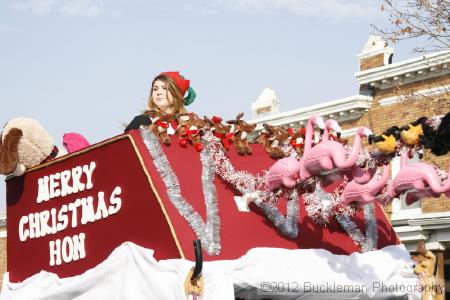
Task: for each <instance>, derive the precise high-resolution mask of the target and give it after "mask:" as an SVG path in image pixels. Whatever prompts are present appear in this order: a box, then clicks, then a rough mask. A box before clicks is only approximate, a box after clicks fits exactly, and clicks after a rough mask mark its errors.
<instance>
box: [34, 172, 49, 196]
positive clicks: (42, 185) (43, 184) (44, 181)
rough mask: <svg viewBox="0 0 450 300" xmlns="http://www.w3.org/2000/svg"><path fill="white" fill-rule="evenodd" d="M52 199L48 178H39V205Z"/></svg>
mask: <svg viewBox="0 0 450 300" xmlns="http://www.w3.org/2000/svg"><path fill="white" fill-rule="evenodd" d="M49 199H50V194H49V192H48V176H44V177H42V178H39V180H38V197H37V199H36V201H37V203H41V202H42V201H48V200H49Z"/></svg>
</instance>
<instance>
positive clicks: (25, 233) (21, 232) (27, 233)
mask: <svg viewBox="0 0 450 300" xmlns="http://www.w3.org/2000/svg"><path fill="white" fill-rule="evenodd" d="M27 223H28V216H22V217H21V218H20V221H19V239H20V241H21V242H25V241H26V240H27V238H28V237H29V236H30V231H29V230H28V229H25V230H24V229H23V227H24V226H25V224H27Z"/></svg>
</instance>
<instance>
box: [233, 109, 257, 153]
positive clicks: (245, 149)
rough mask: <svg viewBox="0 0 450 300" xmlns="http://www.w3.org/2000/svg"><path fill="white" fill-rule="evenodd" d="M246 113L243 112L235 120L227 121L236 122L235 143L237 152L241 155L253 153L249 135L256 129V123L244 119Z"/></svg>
mask: <svg viewBox="0 0 450 300" xmlns="http://www.w3.org/2000/svg"><path fill="white" fill-rule="evenodd" d="M243 116H244V113H243V112H241V113H239V114H238V115H237V116H236V119H235V120H230V121H227V123H228V124H234V126H235V127H234V135H233V143H234V147H235V148H236V151H237V153H239V154H240V155H245V154H252V148H251V147H250V145H249V144H248V140H247V135H248V134H249V133H250V132H252V131H253V130H255V128H256V124H249V123H247V122H245V121H244V120H242V117H243Z"/></svg>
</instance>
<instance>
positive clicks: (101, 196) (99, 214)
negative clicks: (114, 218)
mask: <svg viewBox="0 0 450 300" xmlns="http://www.w3.org/2000/svg"><path fill="white" fill-rule="evenodd" d="M106 217H108V208H106V204H105V193H103V192H98V205H97V211H96V212H95V220H100V219H101V218H103V219H104V218H106Z"/></svg>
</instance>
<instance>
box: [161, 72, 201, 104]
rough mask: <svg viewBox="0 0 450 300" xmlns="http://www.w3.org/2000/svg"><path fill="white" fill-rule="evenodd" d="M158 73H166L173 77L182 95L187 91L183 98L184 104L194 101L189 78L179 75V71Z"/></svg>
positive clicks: (194, 95)
mask: <svg viewBox="0 0 450 300" xmlns="http://www.w3.org/2000/svg"><path fill="white" fill-rule="evenodd" d="M160 75H166V76H168V77H170V78H171V79H173V81H174V82H175V85H176V86H177V87H178V89H179V90H180V92H181V95H182V96H184V94H186V91H187V92H188V94H187V96H186V97H185V98H184V105H189V104H191V103H192V102H194V99H195V97H196V94H195V91H194V89H193V88H191V87H190V80H187V79H184V77H183V76H182V75H180V72H162V73H161V74H160Z"/></svg>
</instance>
